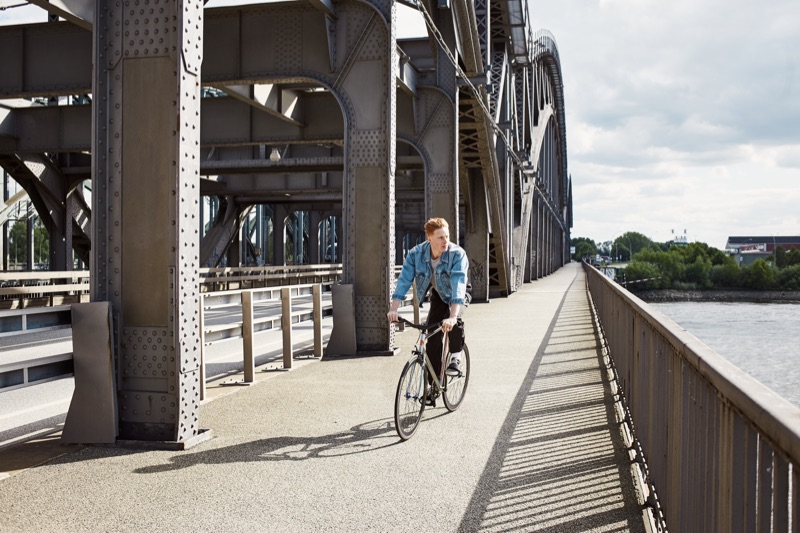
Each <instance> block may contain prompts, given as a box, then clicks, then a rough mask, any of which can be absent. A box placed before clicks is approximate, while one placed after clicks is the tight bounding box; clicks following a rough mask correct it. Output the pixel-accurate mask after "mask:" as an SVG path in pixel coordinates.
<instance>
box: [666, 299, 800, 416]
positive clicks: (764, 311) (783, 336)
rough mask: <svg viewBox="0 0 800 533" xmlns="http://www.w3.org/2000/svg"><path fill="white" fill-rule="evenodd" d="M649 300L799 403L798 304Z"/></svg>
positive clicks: (722, 354) (709, 343) (698, 336)
mask: <svg viewBox="0 0 800 533" xmlns="http://www.w3.org/2000/svg"><path fill="white" fill-rule="evenodd" d="M651 305H652V306H653V307H655V308H656V309H658V310H659V311H661V312H662V313H664V314H665V315H667V317H669V318H670V319H671V320H673V321H674V322H676V323H678V324H680V325H681V326H683V327H684V328H686V329H687V330H688V331H689V333H691V334H692V335H694V336H695V337H697V338H698V339H700V340H701V341H703V343H704V344H706V345H707V346H709V347H710V348H712V349H713V350H714V351H715V352H717V353H718V354H720V355H721V356H723V357H725V358H726V359H727V360H728V361H730V362H732V363H733V364H734V365H736V366H737V367H739V368H740V369H742V370H744V371H745V372H747V373H748V374H749V375H751V376H752V377H754V378H755V379H757V380H758V381H760V382H761V383H763V384H764V385H766V386H767V387H769V388H770V389H772V390H773V391H775V392H777V393H778V394H780V395H781V396H783V397H784V398H786V399H787V400H789V401H790V402H792V403H793V404H794V405H796V406H798V407H800V386H798V385H800V304H796V303H781V304H759V303H740V302H737V303H729V302H725V303H724V302H671V303H654V304H651Z"/></svg>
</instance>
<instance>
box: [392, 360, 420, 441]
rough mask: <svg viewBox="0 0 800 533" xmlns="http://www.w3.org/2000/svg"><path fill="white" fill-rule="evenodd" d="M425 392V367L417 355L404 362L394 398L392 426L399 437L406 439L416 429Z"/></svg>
mask: <svg viewBox="0 0 800 533" xmlns="http://www.w3.org/2000/svg"><path fill="white" fill-rule="evenodd" d="M427 394H428V380H427V379H425V367H424V366H423V364H422V360H421V359H420V358H419V357H414V358H412V359H410V360H409V361H408V362H407V363H406V366H405V367H404V368H403V373H402V374H400V381H399V382H398V383H397V394H396V395H395V398H394V427H395V429H396V430H397V434H398V435H399V436H400V438H401V439H403V440H408V439H410V438H411V436H412V435H414V432H415V431H417V428H418V427H419V423H420V421H421V420H422V412H423V411H424V410H425V397H426V395H427Z"/></svg>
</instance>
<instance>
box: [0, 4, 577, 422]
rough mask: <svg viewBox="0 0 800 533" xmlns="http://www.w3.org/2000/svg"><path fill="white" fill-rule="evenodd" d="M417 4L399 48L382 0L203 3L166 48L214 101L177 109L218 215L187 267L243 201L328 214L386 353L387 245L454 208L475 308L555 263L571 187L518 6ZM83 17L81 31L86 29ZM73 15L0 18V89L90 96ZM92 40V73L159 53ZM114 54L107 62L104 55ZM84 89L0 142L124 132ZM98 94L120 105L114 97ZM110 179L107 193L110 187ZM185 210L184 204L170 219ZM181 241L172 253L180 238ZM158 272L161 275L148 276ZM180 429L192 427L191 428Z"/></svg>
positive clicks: (83, 144)
mask: <svg viewBox="0 0 800 533" xmlns="http://www.w3.org/2000/svg"><path fill="white" fill-rule="evenodd" d="M37 1H38V0H37ZM80 3H81V0H72V1H70V0H58V3H54V5H55V6H56V8H57V9H67V10H68V11H69V10H71V11H72V12H73V14H74V13H78V11H79V10H78V9H77V7H79V4H80ZM423 5H424V6H426V9H427V11H428V12H429V15H430V16H431V17H432V18H433V19H434V21H435V23H436V25H437V28H439V30H440V31H439V32H438V34H437V35H436V36H435V37H434V36H433V35H430V36H429V38H428V39H417V40H411V41H407V42H401V43H397V41H396V38H395V28H394V26H395V22H394V20H393V16H394V15H393V9H394V3H393V2H392V1H390V0H374V1H372V2H365V3H361V2H356V1H353V0H342V1H333V2H332V1H329V0H316V1H313V2H301V3H297V4H286V3H284V4H269V5H261V6H247V7H237V8H222V9H206V10H203V9H202V8H200V9H199V13H201V14H202V16H200V17H199V18H200V19H201V20H202V24H199V27H201V28H202V30H201V31H200V32H199V33H198V32H196V31H195V32H192V31H190V32H189V33H188V34H184V35H183V37H182V38H188V39H189V41H191V43H190V44H191V45H192V46H193V47H194V49H193V51H192V52H191V53H190V54H189V58H188V59H186V60H185V61H179V60H176V61H177V63H178V64H181V63H183V65H182V68H184V69H186V70H187V71H188V73H189V74H190V75H191V76H194V77H195V78H194V79H196V82H197V85H198V87H199V85H201V84H202V86H204V87H206V88H207V92H208V93H209V94H216V95H218V97H213V98H212V97H209V98H202V99H197V102H196V103H192V104H191V106H190V110H191V112H195V110H196V113H197V116H202V117H203V119H202V121H199V123H198V124H197V126H196V127H197V132H196V133H192V136H191V140H190V142H189V145H190V146H191V147H189V148H186V149H184V148H181V150H184V151H185V153H186V154H190V155H191V154H194V157H192V159H195V158H196V159H197V162H196V163H193V164H192V165H195V164H196V169H197V170H196V172H197V179H198V180H199V186H198V187H197V189H198V191H199V194H209V195H215V196H218V197H220V198H224V199H225V202H226V209H225V211H224V212H223V213H222V216H221V218H220V220H219V223H218V225H216V226H215V227H214V228H212V231H211V232H209V234H208V235H207V237H206V238H205V239H204V240H203V242H202V243H200V245H199V253H198V254H197V255H198V261H200V259H201V258H205V257H210V256H211V255H213V254H214V253H217V254H219V253H220V251H223V252H224V248H225V247H226V246H229V245H230V242H231V241H232V239H234V238H235V233H236V228H237V227H238V226H239V225H240V224H241V220H242V217H243V214H244V213H245V212H246V210H247V209H248V208H249V206H252V205H253V204H256V203H273V204H274V205H276V206H281V209H282V210H283V211H281V213H280V214H279V215H280V216H281V217H283V218H285V215H286V212H288V211H290V210H292V209H303V210H311V209H315V210H316V211H317V212H318V213H322V212H339V213H341V216H342V217H343V219H344V222H345V223H344V228H343V231H342V236H341V242H342V244H343V249H344V272H345V275H344V277H345V280H344V281H345V282H349V283H353V284H354V285H355V288H356V291H355V292H356V312H357V317H356V322H357V330H358V333H357V334H358V344H359V349H361V350H364V351H370V350H378V351H380V350H385V349H386V348H388V347H389V346H390V345H391V344H392V342H393V341H392V339H393V337H392V335H393V333H392V332H391V330H390V329H389V328H388V326H387V325H386V324H385V320H384V313H385V306H386V301H385V300H386V294H388V292H389V290H388V289H389V288H390V286H391V284H392V282H393V280H392V273H391V271H392V266H393V265H394V262H395V257H396V251H395V246H394V241H395V239H398V238H399V237H400V236H401V235H402V233H403V232H406V231H408V232H410V230H411V229H412V228H414V227H415V226H417V227H419V226H421V223H422V222H423V221H424V219H425V218H426V217H428V216H432V215H444V216H446V217H447V218H448V219H450V220H451V222H452V223H454V226H455V228H454V231H453V234H454V237H455V238H456V239H458V237H459V232H460V230H461V228H462V227H463V228H464V230H465V235H464V236H463V237H464V238H463V242H465V243H466V248H467V250H468V253H469V255H470V260H471V263H472V265H471V266H472V272H471V275H472V277H473V286H474V288H475V289H476V293H477V294H476V296H477V298H476V299H477V300H478V301H480V300H488V299H489V297H490V296H496V295H508V294H510V293H511V292H514V291H515V290H518V289H519V287H520V286H521V283H522V280H523V278H524V280H528V279H535V278H537V277H540V276H542V275H546V274H549V273H550V272H552V271H553V270H554V269H555V268H558V266H560V264H563V262H564V261H565V260H568V254H565V250H568V247H569V225H571V187H570V186H569V182H568V178H567V175H566V144H565V143H566V132H565V125H564V110H563V105H564V103H563V90H562V89H561V79H560V64H559V58H558V55H557V50H556V49H555V43H554V42H552V43H551V42H549V41H547V39H546V38H545V39H540V40H537V41H535V42H534V41H531V40H530V28H529V27H528V21H527V18H526V17H525V13H526V12H527V6H526V3H525V2H524V1H522V0H508V1H499V0H477V1H476V2H475V3H473V2H452V5H451V9H446V8H439V6H438V3H435V2H432V1H431V0H425V1H423ZM59 6H61V7H59ZM75 16H76V17H77V18H81V17H80V16H79V15H75ZM103 16H104V17H109V16H110V15H108V14H107V13H106V14H104V15H103ZM127 16H128V15H127V14H123V15H113V16H111V17H112V18H113V17H119V18H125V17H127ZM130 16H131V17H132V19H136V20H139V21H140V22H142V23H143V24H144V25H145V26H146V25H147V24H151V25H152V23H151V22H150V21H145V20H144V19H140V18H139V17H138V15H134V14H133V13H132V14H131V15H130ZM182 17H183V15H178V23H179V24H182V23H183V22H182ZM70 20H72V19H70ZM82 20H84V21H88V22H89V27H91V25H92V24H93V23H94V21H93V20H91V19H88V18H86V17H83V19H82ZM73 22H76V24H78V25H75V24H69V23H52V24H41V25H25V26H17V27H2V28H0V48H2V49H3V50H4V57H8V58H10V59H9V61H8V62H7V63H6V64H4V70H3V72H0V98H7V99H8V98H30V97H34V96H35V97H53V96H63V95H74V94H87V93H90V92H91V91H92V85H93V75H96V74H93V72H92V66H91V57H92V48H93V46H94V44H93V39H92V32H91V31H87V29H86V28H87V25H86V24H83V23H80V21H74V20H73ZM143 28H144V26H143ZM151 29H152V28H151ZM95 33H97V32H95ZM101 37H102V38H104V39H106V42H105V44H104V45H103V46H106V48H105V49H103V50H105V51H106V52H107V53H109V54H111V55H110V56H109V58H107V59H106V60H105V61H107V63H105V66H104V67H103V68H106V69H108V72H112V73H113V72H115V69H117V68H118V66H119V65H123V64H124V65H132V64H133V63H132V62H130V61H131V60H130V59H127V57H130V56H125V55H124V54H126V53H127V54H133V55H135V54H137V53H138V54H143V55H147V54H150V53H153V52H154V51H155V52H154V53H155V55H161V54H163V53H166V55H169V56H170V57H173V56H172V55H170V54H174V51H173V52H170V51H167V49H166V48H165V49H164V51H162V52H159V47H158V46H157V45H148V44H147V43H136V42H134V41H133V40H131V41H130V42H127V41H125V39H122V38H121V37H118V36H115V35H113V34H111V33H110V32H109V33H108V34H103V35H101ZM200 42H202V45H200V46H201V50H200V51H199V52H198V51H197V47H198V44H199V43H200ZM184 44H186V43H184ZM101 51H102V50H101ZM116 51H120V52H122V53H123V55H121V56H120V57H115V56H114V55H113V54H115V53H116ZM184 53H185V52H184ZM453 54H454V55H453ZM140 57H141V56H140ZM123 58H126V59H123ZM199 58H202V71H201V68H200V61H199ZM173 59H174V57H173ZM142 60H143V61H149V60H145V59H142ZM457 65H458V66H457ZM165 75H166V71H165ZM97 83H98V79H95V84H97ZM99 83H100V86H101V88H102V85H103V84H104V83H105V84H107V85H106V87H105V89H103V90H102V91H101V92H100V93H99V94H97V95H93V98H94V100H95V104H94V105H93V107H92V106H53V107H45V106H41V107H38V106H27V107H24V108H23V107H19V106H16V105H14V104H9V105H6V106H4V107H0V154H6V155H8V156H13V157H19V156H20V155H23V156H26V154H28V155H29V156H34V157H41V154H43V153H45V152H47V153H51V152H55V153H70V154H85V153H87V152H88V151H90V150H92V145H93V144H94V145H95V151H97V146H98V143H100V142H101V141H105V140H109V141H110V142H109V146H112V147H113V148H115V149H118V148H121V147H122V145H121V144H120V143H121V141H115V140H113V139H112V138H108V139H106V138H105V137H98V136H97V135H96V136H95V137H94V138H92V133H91V131H92V124H93V123H94V124H95V126H97V127H98V128H102V127H103V126H104V122H103V120H107V119H101V118H98V115H97V100H98V98H100V97H103V96H106V97H107V96H109V94H108V93H107V91H108V88H109V87H112V88H115V89H114V91H115V94H116V91H117V90H118V89H124V87H125V86H124V85H120V83H121V82H117V81H114V79H113V78H108V79H102V80H99ZM111 100H112V101H115V102H119V103H121V104H122V107H123V108H125V99H120V97H119V96H114V97H113V98H111ZM143 102H144V100H141V102H140V103H139V104H137V105H142V104H143ZM0 105H2V104H0ZM103 105H106V104H103ZM92 109H94V113H95V115H94V116H93V115H92ZM103 109H104V110H105V111H106V112H107V113H108V114H110V115H111V116H112V118H113V119H114V123H115V124H117V125H116V126H113V127H111V128H110V131H112V132H114V131H116V132H122V133H123V134H124V133H125V132H124V131H122V130H121V128H120V126H119V125H118V124H119V123H120V122H121V119H122V117H123V115H122V114H121V112H119V111H116V110H115V108H113V107H111V108H109V107H107V106H106V107H104V108H103ZM137 109H138V108H137ZM142 109H143V110H144V111H143V112H145V113H146V110H145V109H144V107H142ZM98 121H99V122H98ZM193 124H194V122H191V121H190V122H187V123H185V124H184V126H186V127H189V128H191V127H192V125H193ZM126 131H127V130H126ZM192 143H193V144H192ZM125 146H127V149H128V150H131V149H133V148H131V146H130V145H125ZM272 149H276V150H278V152H279V155H280V157H279V158H278V159H277V160H273V159H272V158H270V157H268V155H269V153H270V150H272ZM195 150H196V152H197V153H196V154H195V153H194V151H195ZM102 153H103V152H100V153H99V154H96V155H101V154H102ZM131 153H135V152H131ZM26 157H27V156H26ZM76 160H78V161H79V164H69V163H68V162H66V161H62V162H61V163H62V164H63V165H64V166H63V167H62V168H61V169H60V171H61V174H62V175H63V179H64V180H72V181H73V182H74V181H75V180H80V179H85V178H88V177H89V176H90V175H92V174H94V180H98V179H100V180H101V181H100V182H99V183H100V184H101V185H111V184H110V182H106V181H105V180H108V179H109V177H114V176H117V174H116V172H117V171H116V170H114V168H113V167H102V168H99V169H98V168H95V169H94V171H93V172H92V171H91V169H90V168H89V166H88V165H87V164H86V163H85V162H84V161H83V160H81V159H80V158H79V157H76ZM112 161H116V159H114V158H112ZM98 174H99V177H98ZM190 175H191V174H190ZM201 176H202V178H201ZM420 176H423V177H424V179H422V180H420ZM193 179H194V178H189V181H186V180H185V179H180V184H181V185H180V187H192V188H193V187H194V185H193V184H194V181H192V180H193ZM114 187H118V185H117V186H111V187H110V192H109V193H108V194H110V193H111V192H122V189H119V188H116V189H115V188H114ZM95 190H99V187H95ZM125 190H129V189H125ZM193 194H194V193H193ZM189 198H191V196H190V197H189ZM376 200H378V201H376ZM119 202H120V201H119V200H116V199H115V197H113V196H108V195H106V196H104V197H103V199H102V201H101V202H100V203H98V204H96V205H95V206H94V207H95V211H98V212H99V213H100V214H101V218H102V220H103V221H102V222H101V224H100V227H101V228H105V229H107V230H109V232H110V233H111V234H113V235H114V237H115V240H116V239H117V237H120V234H119V230H117V229H115V228H114V227H111V226H108V224H109V223H110V222H109V221H111V220H115V218H114V217H113V216H112V217H110V218H107V215H108V214H109V213H111V211H112V210H113V211H114V212H116V211H117V208H118V207H119ZM129 209H130V208H129ZM284 211H285V212H284ZM193 214H194V212H193V210H192V209H189V211H187V212H186V215H185V217H187V219H186V220H184V219H183V218H182V219H181V224H182V225H186V224H188V222H187V221H188V219H191V218H192V215H193ZM173 215H174V214H171V215H170V216H173ZM117 216H118V215H117ZM182 216H183V215H182ZM276 216H278V215H276ZM462 216H463V221H462V220H460V217H462ZM401 217H402V221H401V222H400V221H399V219H400V218H401ZM83 218H84V219H85V218H86V217H85V216H84V217H83ZM94 218H97V216H95V217H94ZM187 228H188V226H187ZM96 238H97V234H96V232H95V234H94V240H95V241H96ZM120 238H122V240H123V241H125V240H126V239H131V238H135V236H134V235H132V234H131V235H127V236H126V235H125V234H123V235H122V236H121V237H120ZM115 242H118V241H115ZM357 242H359V243H362V244H363V243H369V248H370V252H371V253H366V252H363V251H361V249H360V248H359V247H358V246H357V245H356V243H357ZM94 244H95V247H97V246H98V245H99V246H101V247H103V251H102V252H101V256H98V261H97V262H100V263H102V264H103V265H104V266H103V270H102V271H101V272H100V274H101V275H102V276H103V279H104V282H103V283H106V285H104V286H103V287H99V288H98V290H97V291H96V296H97V297H98V298H101V299H102V298H107V299H112V300H113V299H114V298H115V297H113V296H112V292H113V290H112V289H113V285H114V284H115V283H117V282H118V281H119V279H117V278H119V276H118V275H117V276H116V277H115V274H114V273H113V272H112V271H111V270H109V267H110V265H111V264H112V263H113V262H115V260H116V259H119V257H117V255H115V252H114V251H113V249H114V248H113V246H112V245H111V244H110V243H109V242H107V241H102V240H101V241H99V242H97V241H96V242H95V243H94ZM117 246H118V245H117ZM188 246H190V247H191V246H192V244H191V241H189V244H188ZM179 249H180V250H182V251H185V245H184V248H180V247H179ZM375 251H377V264H379V265H380V268H378V269H376V268H375V265H376V256H375ZM189 256H191V254H189ZM175 263H179V261H175ZM128 268H130V267H128ZM170 275H172V274H170ZM170 279H172V278H170ZM109 280H111V282H110V283H111V284H108V283H109ZM476 280H477V282H476ZM172 281H175V280H172ZM160 284H163V279H159V280H156V285H160ZM178 284H179V288H178V289H176V290H177V291H178V292H180V293H182V294H186V295H188V297H187V298H188V299H187V298H183V297H181V298H177V300H180V302H178V303H177V304H175V305H176V306H177V307H175V309H173V310H172V311H171V313H181V312H184V311H185V310H186V309H187V306H189V307H190V306H191V303H187V302H190V300H191V299H192V296H191V291H190V290H189V289H188V286H189V285H191V280H178ZM118 304H120V305H121V303H120V302H118ZM134 314H135V313H134ZM179 349H183V348H179ZM180 365H182V366H181V372H184V373H185V372H186V371H189V372H192V370H191V368H192V365H191V363H187V362H186V359H185V358H184V359H181V360H180ZM133 403H135V402H133ZM191 403H192V402H191V401H189V406H188V409H189V410H191V409H192V406H191ZM132 405H133V404H132ZM187 413H188V411H187ZM181 416H190V413H189V414H188V415H187V414H183V415H181ZM184 421H185V422H187V423H188V426H186V427H188V428H189V429H188V431H189V432H191V431H192V428H193V427H195V426H194V425H193V423H192V422H191V421H190V420H189V419H188V418H187V419H185V420H184ZM185 431H186V429H185V428H184V429H182V430H181V431H179V432H178V434H177V435H178V438H183V435H185V433H183V432H185Z"/></svg>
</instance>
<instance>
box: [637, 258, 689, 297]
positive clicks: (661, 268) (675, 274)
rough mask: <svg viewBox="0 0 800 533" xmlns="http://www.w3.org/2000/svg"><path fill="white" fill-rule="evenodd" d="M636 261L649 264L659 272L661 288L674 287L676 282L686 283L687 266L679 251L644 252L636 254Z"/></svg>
mask: <svg viewBox="0 0 800 533" xmlns="http://www.w3.org/2000/svg"><path fill="white" fill-rule="evenodd" d="M636 260H637V261H641V262H643V263H649V264H651V265H653V266H654V267H655V268H656V269H657V270H658V273H659V277H660V278H661V283H660V286H661V288H669V287H672V284H673V282H675V281H684V275H685V274H686V264H685V263H684V262H683V256H682V255H681V253H680V252H678V251H675V250H670V251H668V252H662V251H654V250H643V251H641V252H639V253H638V254H636Z"/></svg>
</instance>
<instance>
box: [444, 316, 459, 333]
mask: <svg viewBox="0 0 800 533" xmlns="http://www.w3.org/2000/svg"><path fill="white" fill-rule="evenodd" d="M457 321H458V318H456V317H451V318H445V319H444V320H442V331H444V332H445V333H448V332H450V331H451V330H452V329H453V328H454V327H456V322H457Z"/></svg>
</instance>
